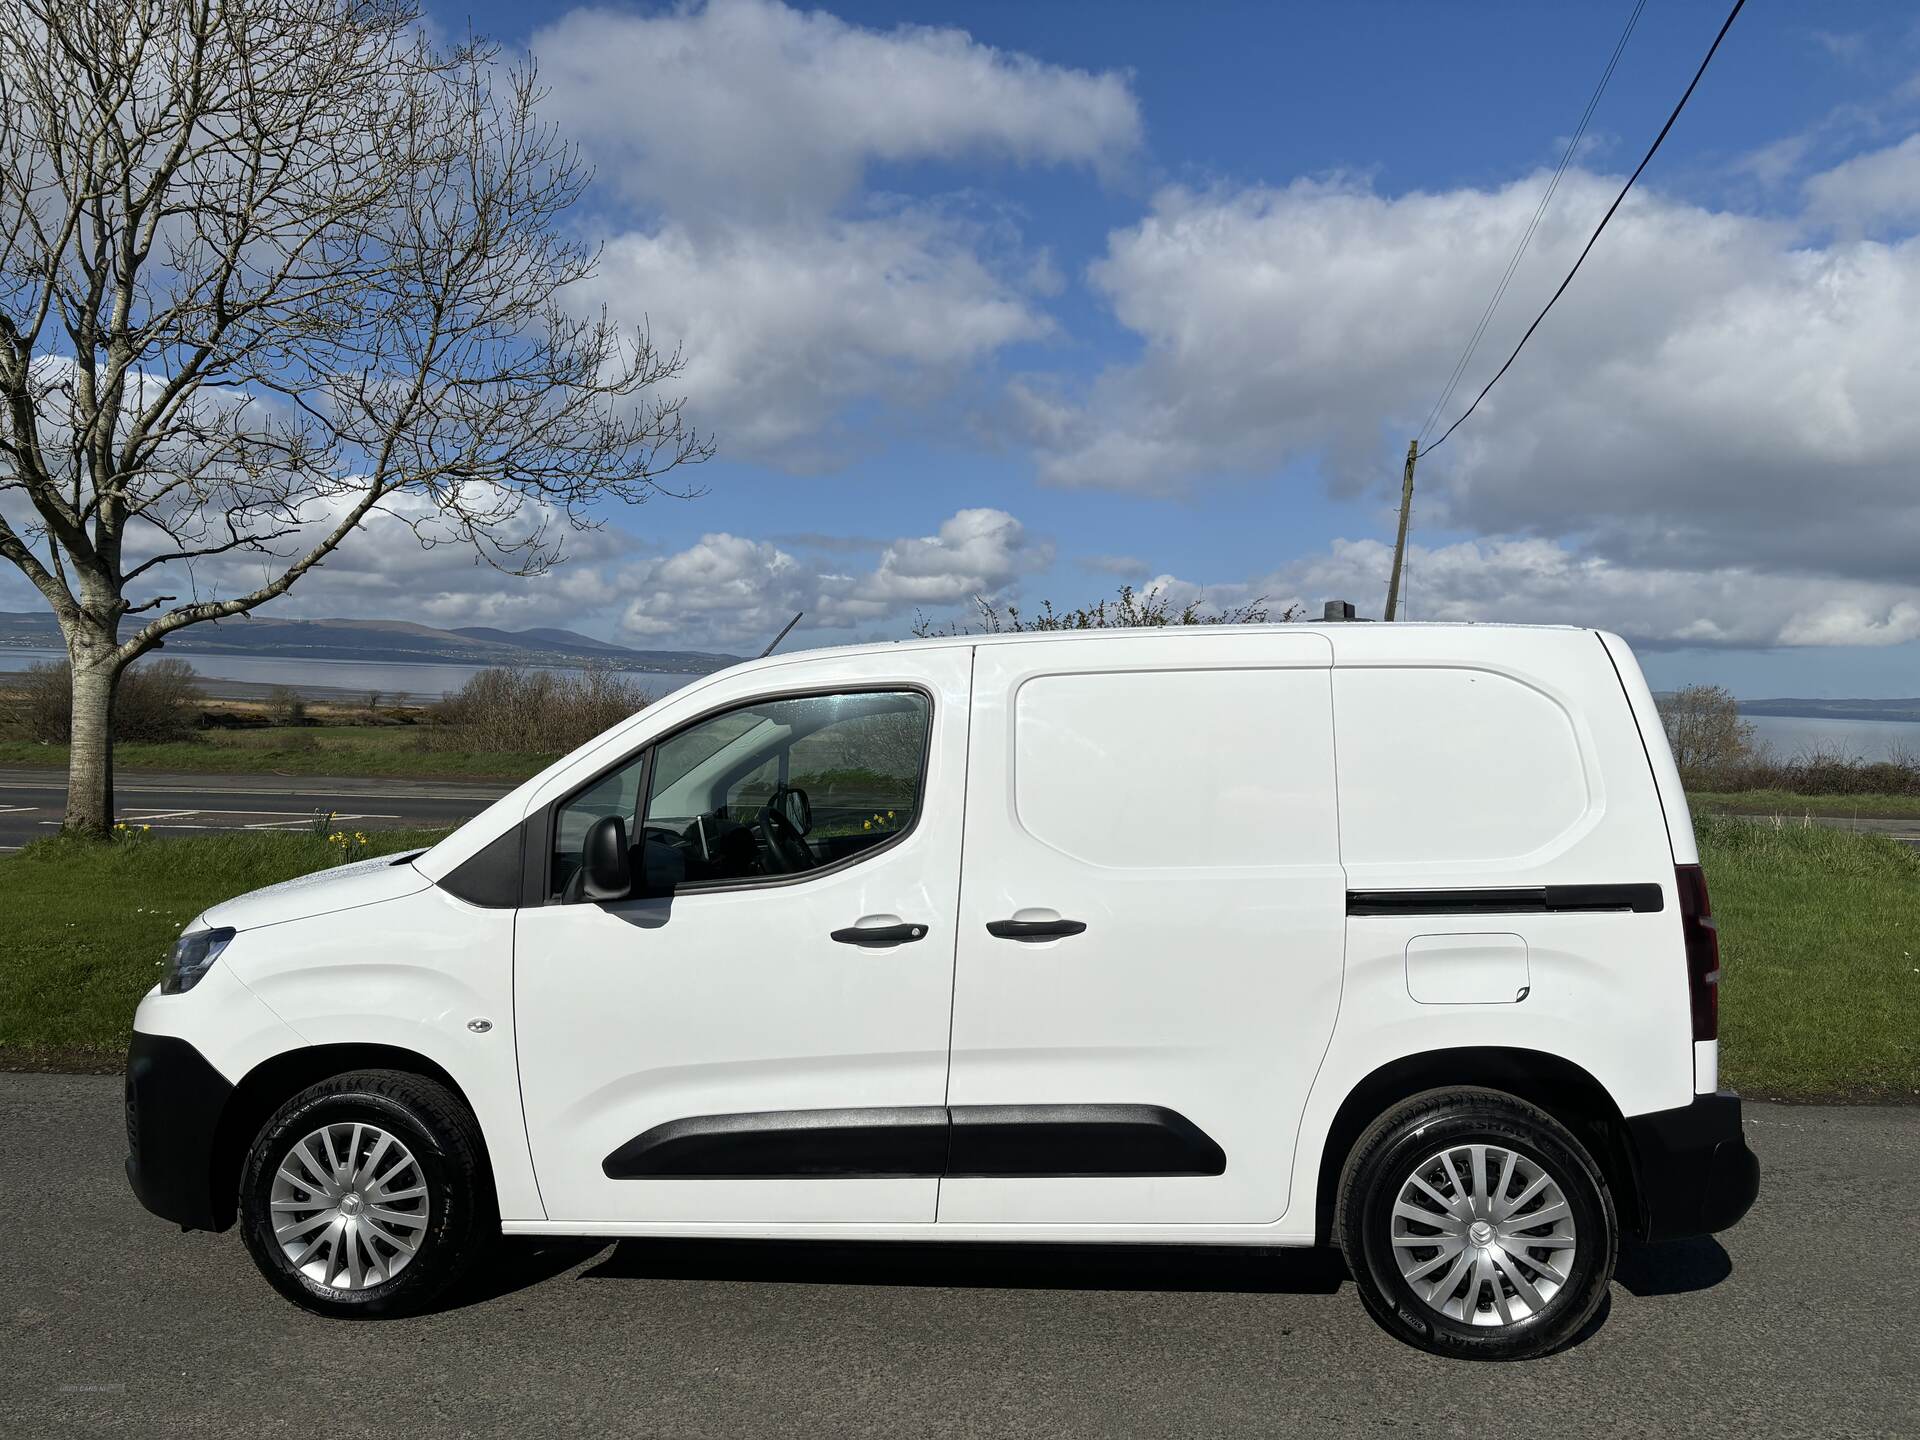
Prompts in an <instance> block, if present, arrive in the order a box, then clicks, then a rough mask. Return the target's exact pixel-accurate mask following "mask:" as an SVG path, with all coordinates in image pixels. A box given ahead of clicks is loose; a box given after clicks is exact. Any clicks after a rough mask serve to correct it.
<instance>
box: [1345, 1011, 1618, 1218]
mask: <svg viewBox="0 0 1920 1440" xmlns="http://www.w3.org/2000/svg"><path fill="white" fill-rule="evenodd" d="M1461 1086H1471V1087H1475V1088H1480V1089H1486V1090H1498V1091H1503V1092H1505V1093H1506V1094H1508V1095H1513V1096H1517V1097H1518V1098H1519V1099H1522V1100H1525V1101H1527V1102H1528V1103H1530V1104H1533V1105H1537V1106H1539V1107H1540V1108H1541V1109H1542V1110H1545V1111H1546V1112H1547V1113H1548V1114H1549V1115H1551V1116H1553V1118H1554V1119H1556V1120H1558V1121H1559V1122H1560V1123H1561V1124H1562V1125H1564V1126H1566V1127H1567V1128H1568V1129H1569V1130H1571V1131H1573V1133H1574V1134H1575V1135H1577V1136H1578V1137H1579V1138H1580V1140H1581V1141H1582V1143H1584V1144H1585V1145H1586V1146H1587V1148H1588V1150H1589V1151H1590V1152H1591V1153H1592V1155H1593V1157H1594V1159H1595V1161H1596V1162H1598V1164H1599V1166H1600V1169H1601V1173H1602V1174H1603V1175H1604V1176H1605V1177H1606V1182H1607V1187H1608V1188H1609V1189H1610V1190H1611V1191H1612V1192H1613V1197H1614V1205H1615V1208H1616V1209H1617V1210H1618V1212H1619V1215H1620V1220H1621V1224H1622V1226H1623V1228H1626V1229H1628V1230H1635V1229H1638V1228H1639V1221H1640V1218H1641V1207H1640V1197H1639V1186H1638V1184H1637V1182H1636V1179H1635V1176H1634V1166H1633V1155H1632V1151H1631V1148H1630V1146H1629V1145H1628V1142H1627V1128H1626V1123H1625V1121H1624V1120H1623V1119H1622V1118H1621V1115H1620V1107H1619V1106H1618V1105H1616V1104H1615V1103H1614V1100H1613V1096H1612V1095H1611V1094H1609V1093H1608V1091H1607V1087H1606V1086H1604V1085H1602V1084H1601V1083H1600V1082H1599V1081H1598V1080H1597V1079H1595V1078H1594V1077H1593V1075H1592V1074H1591V1073H1589V1072H1588V1071H1586V1070H1584V1069H1582V1068H1581V1067H1580V1066H1578V1065H1575V1064H1574V1063H1573V1062H1572V1061H1570V1060H1566V1059H1563V1058H1562V1057H1560V1056H1558V1055H1553V1054H1549V1053H1548V1052H1546V1051H1544V1050H1521V1049H1511V1048H1505V1047H1500V1046H1467V1047H1461V1048H1458V1049H1452V1050H1428V1051H1423V1052H1421V1053H1420V1054H1417V1055H1403V1056H1402V1057H1401V1058H1399V1059H1398V1060H1391V1061H1389V1062H1388V1063H1386V1064H1385V1065H1382V1066H1381V1067H1380V1068H1379V1069H1377V1070H1375V1071H1374V1072H1373V1073H1372V1074H1370V1075H1368V1076H1367V1077H1366V1078H1365V1079H1364V1080H1362V1081H1360V1083H1359V1084H1357V1085H1355V1086H1354V1087H1353V1089H1352V1090H1350V1091H1349V1092H1348V1093H1347V1098H1346V1099H1345V1100H1343V1101H1341V1102H1340V1108H1339V1110H1338V1111H1336V1112H1335V1114H1334V1117H1333V1124H1332V1125H1331V1126H1329V1127H1328V1130H1327V1136H1326V1140H1325V1142H1324V1143H1323V1144H1322V1145H1321V1148H1320V1178H1319V1184H1318V1186H1317V1189H1316V1192H1315V1194H1316V1203H1315V1208H1314V1227H1313V1228H1314V1243H1315V1244H1317V1245H1330V1244H1332V1243H1333V1242H1334V1233H1335V1232H1334V1210H1335V1207H1336V1205H1337V1203H1338V1201H1339V1197H1340V1189H1341V1180H1342V1178H1343V1177H1344V1175H1345V1173H1346V1168H1347V1163H1348V1161H1349V1160H1350V1159H1351V1158H1352V1155H1353V1149H1354V1145H1355V1143H1356V1142H1358V1140H1359V1139H1360V1136H1361V1134H1362V1133H1363V1132H1364V1131H1365V1130H1366V1128H1367V1127H1368V1126H1369V1125H1371V1124H1372V1123H1373V1122H1374V1121H1375V1120H1377V1119H1379V1118H1380V1116H1382V1115H1384V1114H1385V1113H1386V1112H1387V1111H1388V1110H1390V1109H1392V1108H1393V1107H1394V1106H1395V1105H1398V1104H1400V1103H1401V1102H1402V1101H1404V1100H1410V1099H1412V1098H1413V1097H1414V1096H1415V1095H1418V1094H1421V1093H1422V1092H1424V1091H1428V1090H1439V1089H1455V1088H1458V1087H1461Z"/></svg>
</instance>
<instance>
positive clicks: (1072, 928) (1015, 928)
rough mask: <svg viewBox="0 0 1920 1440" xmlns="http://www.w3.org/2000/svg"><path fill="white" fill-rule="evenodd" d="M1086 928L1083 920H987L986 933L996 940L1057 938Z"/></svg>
mask: <svg viewBox="0 0 1920 1440" xmlns="http://www.w3.org/2000/svg"><path fill="white" fill-rule="evenodd" d="M1086 928H1087V922H1086V921H1084V920H989V921H988V922H987V933H988V934H989V935H991V936H993V938H994V939H996V940H1058V939H1060V938H1061V937H1062V936H1066V935H1078V934H1080V932H1081V931H1083V930H1085V929H1086Z"/></svg>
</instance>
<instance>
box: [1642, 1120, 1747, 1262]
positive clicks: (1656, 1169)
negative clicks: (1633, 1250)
mask: <svg viewBox="0 0 1920 1440" xmlns="http://www.w3.org/2000/svg"><path fill="white" fill-rule="evenodd" d="M1627 1135H1628V1138H1629V1141H1630V1143H1631V1145H1632V1149H1633V1162H1634V1177H1635V1179H1636V1181H1637V1182H1638V1185H1639V1191H1640V1197H1639V1198H1640V1223H1639V1225H1638V1227H1637V1233H1638V1234H1639V1236H1640V1238H1641V1239H1643V1240H1677V1239H1680V1238H1681V1237H1683V1236H1687V1235H1711V1234H1713V1233H1714V1232H1715V1231H1716V1230H1725V1229H1726V1228H1727V1227H1728V1226H1730V1225H1732V1224H1734V1223H1735V1222H1736V1221H1738V1220H1739V1219H1740V1217H1741V1216H1742V1215H1745V1214H1746V1213H1747V1211H1748V1210H1749V1209H1750V1208H1751V1207H1752V1205H1753V1202H1754V1198H1755V1197H1756V1196H1758V1195H1759V1193H1760V1162H1759V1160H1757V1159H1755V1158H1754V1154H1753V1152H1752V1151H1751V1150H1749V1149H1748V1148H1747V1140H1746V1136H1745V1134H1744V1133H1743V1132H1742V1131H1741V1129H1740V1097H1739V1096H1738V1095H1736V1094H1734V1093H1733V1092H1732V1091H1731V1090H1722V1091H1720V1092H1719V1093H1718V1094H1717V1095H1699V1096H1696V1097H1695V1098H1694V1101H1693V1103H1692V1104H1691V1105H1682V1106H1679V1107H1678V1108H1676V1109H1673V1110H1656V1111H1654V1112H1653V1113H1652V1114H1650V1115H1629V1116H1628V1117H1627Z"/></svg>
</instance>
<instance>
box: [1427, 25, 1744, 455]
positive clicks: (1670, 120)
mask: <svg viewBox="0 0 1920 1440" xmlns="http://www.w3.org/2000/svg"><path fill="white" fill-rule="evenodd" d="M1746 3H1747V0H1734V4H1733V9H1731V10H1729V11H1728V12H1727V18H1726V20H1725V21H1724V22H1723V23H1722V24H1721V26H1720V33H1719V34H1717V35H1715V36H1714V37H1713V44H1711V45H1710V46H1708V47H1707V54H1706V58H1705V59H1703V60H1702V61H1701V62H1700V68H1699V69H1698V70H1696V71H1694V72H1693V79H1692V80H1691V81H1689V82H1688V84H1687V88H1686V92H1685V93H1684V94H1683V95H1681V97H1680V101H1679V103H1678V104H1677V105H1675V106H1674V107H1673V113H1672V114H1671V115H1669V116H1667V123H1666V124H1664V125H1662V126H1661V127H1660V133H1659V134H1658V135H1656V136H1654V137H1653V144H1651V145H1649V146H1648V147H1647V153H1646V154H1645V155H1644V156H1642V157H1641V160H1640V163H1639V164H1638V165H1637V166H1635V167H1634V171H1633V174H1631V175H1629V176H1628V177H1627V183H1626V184H1625V185H1622V186H1621V187H1620V193H1619V194H1618V195H1616V196H1614V197H1613V204H1611V205H1609V206H1608V207H1607V213H1606V214H1605V215H1602V216H1601V217H1600V223H1599V224H1598V225H1596V226H1595V227H1594V231H1593V234H1592V235H1590V236H1589V237H1588V238H1587V243H1586V245H1585V247H1584V248H1582V250H1581V251H1580V257H1579V259H1577V260H1575V261H1574V262H1573V268H1572V269H1571V270H1569V271H1568V272H1567V278H1566V279H1564V280H1562V281H1561V282H1560V288H1559V289H1557V290H1555V291H1554V292H1553V298H1552V299H1550V300H1548V301H1547V303H1546V304H1545V305H1544V306H1543V307H1541V310H1540V313H1539V314H1538V315H1536V316H1535V317H1534V320H1533V323H1532V324H1531V325H1529V326H1528V327H1527V333H1526V334H1524V335H1522V336H1521V337H1520V343H1519V344H1518V345H1516V346H1514V347H1513V353H1512V354H1511V355H1509V356H1507V360H1506V363H1505V364H1504V365H1502V366H1501V367H1500V368H1499V370H1497V371H1495V372H1494V376H1493V379H1491V380H1489V381H1488V382H1487V383H1486V385H1485V387H1484V388H1482V390H1481V391H1480V393H1479V394H1478V395H1476V396H1474V399H1473V404H1471V405H1469V406H1468V407H1467V409H1466V413H1465V414H1464V415H1462V416H1461V417H1460V418H1459V419H1458V420H1456V421H1454V422H1453V424H1451V425H1449V426H1448V427H1447V428H1446V431H1445V433H1444V434H1442V435H1441V437H1440V438H1439V439H1438V440H1436V441H1434V442H1433V444H1431V445H1429V446H1427V447H1426V448H1425V449H1424V450H1421V451H1420V452H1419V453H1420V454H1421V455H1430V454H1432V453H1433V452H1434V451H1435V450H1438V449H1439V448H1440V447H1441V446H1442V445H1444V444H1446V443H1447V436H1449V435H1451V434H1453V432H1454V431H1456V430H1458V429H1459V428H1460V427H1461V426H1462V425H1464V424H1466V422H1467V420H1468V418H1469V417H1470V416H1471V415H1472V414H1473V412H1474V411H1476V410H1478V409H1479V408H1480V402H1481V401H1482V400H1484V399H1486V398H1487V392H1488V391H1489V390H1491V389H1493V387H1494V386H1495V385H1498V384H1499V383H1500V377H1501V376H1503V375H1505V374H1506V373H1507V371H1508V370H1509V369H1510V368H1512V366H1513V362H1514V361H1515V360H1517V359H1519V358H1520V352H1521V351H1522V350H1524V349H1525V348H1526V346H1527V341H1529V340H1531V339H1532V338H1533V332H1534V331H1536V330H1538V329H1539V328H1540V322H1541V321H1542V320H1545V319H1546V318H1547V312H1548V311H1550V310H1552V309H1553V307H1554V305H1555V304H1557V303H1558V302H1559V299H1560V297H1561V296H1562V295H1564V294H1566V293H1567V287H1568V286H1569V285H1571V284H1572V283H1573V277H1574V276H1575V275H1578V274H1579V273H1580V267H1581V266H1582V265H1584V264H1585V263H1586V259H1587V256H1588V255H1589V254H1591V253H1592V251H1593V247H1594V243H1595V242H1596V241H1597V240H1599V238H1600V236H1601V233H1602V232H1603V231H1604V230H1605V229H1606V228H1607V223H1608V222H1609V221H1610V220H1612V219H1613V216H1614V212H1615V211H1616V210H1618V209H1619V208H1620V202H1621V201H1623V200H1625V199H1626V198H1627V192H1628V191H1630V190H1632V189H1633V182H1634V181H1636V180H1638V179H1639V178H1640V174H1641V172H1642V171H1643V170H1645V169H1646V168H1647V166H1648V165H1649V164H1650V163H1651V162H1652V160H1653V157H1654V156H1655V155H1656V154H1658V153H1659V150H1660V146H1661V143H1662V142H1663V141H1665V140H1666V138H1667V134H1668V132H1669V131H1671V130H1672V129H1673V125H1674V122H1675V121H1676V120H1678V119H1679V118H1680V112H1681V111H1682V110H1684V109H1686V108H1687V101H1689V100H1690V99H1692V98H1693V92H1694V90H1695V88H1696V87H1697V86H1698V85H1699V84H1700V77H1701V76H1703V75H1705V74H1706V73H1707V66H1709V65H1711V64H1712V63H1713V57H1714V55H1715V54H1716V53H1717V52H1718V51H1719V49H1720V42H1721V41H1722V40H1725V39H1726V38H1727V32H1728V31H1729V30H1731V29H1732V28H1733V22H1734V20H1735V19H1737V18H1738V17H1739V14H1740V11H1741V9H1742V8H1743V7H1744V6H1745V5H1746Z"/></svg>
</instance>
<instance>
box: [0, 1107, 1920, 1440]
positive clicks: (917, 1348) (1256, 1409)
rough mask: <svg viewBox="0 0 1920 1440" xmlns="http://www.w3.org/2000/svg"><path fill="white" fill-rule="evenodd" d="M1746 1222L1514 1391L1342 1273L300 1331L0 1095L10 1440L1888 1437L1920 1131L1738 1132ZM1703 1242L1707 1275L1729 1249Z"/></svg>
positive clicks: (635, 1271)
mask: <svg viewBox="0 0 1920 1440" xmlns="http://www.w3.org/2000/svg"><path fill="white" fill-rule="evenodd" d="M1748 1134H1749V1139H1750V1142H1751V1143H1752V1145H1753V1147H1754V1149H1755V1150H1757V1151H1758V1152H1759V1155H1760V1160H1761V1164H1762V1165H1763V1166H1764V1167H1765V1169H1764V1176H1763V1181H1762V1187H1763V1188H1762V1190H1761V1193H1760V1201H1759V1204H1758V1205H1757V1206H1756V1208H1755V1210H1754V1212H1753V1213H1752V1214H1751V1215H1749V1216H1748V1217H1747V1219H1746V1220H1745V1221H1744V1222H1743V1223H1742V1224H1741V1225H1740V1226H1738V1227H1737V1228H1735V1229H1734V1230H1732V1231H1730V1232H1728V1233H1727V1234H1726V1235H1725V1236H1723V1237H1721V1240H1719V1241H1716V1240H1698V1241H1687V1242H1681V1243H1678V1244H1674V1245H1667V1246H1660V1247H1654V1248H1640V1249H1634V1250H1630V1251H1629V1252H1628V1253H1627V1255H1626V1256H1625V1257H1624V1258H1623V1263H1622V1265H1621V1269H1620V1279H1619V1282H1618V1283H1617V1284H1616V1285H1615V1287H1614V1293H1613V1296H1612V1299H1611V1304H1610V1307H1609V1310H1608V1312H1607V1313H1606V1314H1605V1315H1604V1318H1603V1319H1602V1322H1601V1323H1600V1324H1599V1326H1598V1327H1597V1328H1596V1329H1594V1330H1592V1331H1591V1332H1590V1333H1589V1334H1588V1335H1587V1336H1586V1337H1585V1338H1584V1339H1582V1340H1581V1341H1580V1342H1579V1343H1577V1344H1575V1345H1574V1346H1573V1347H1572V1348H1570V1349H1568V1350H1565V1351H1562V1352H1561V1353H1560V1354H1558V1355H1553V1356H1550V1357H1548V1358H1546V1359H1543V1360H1537V1361H1531V1362H1528V1363H1525V1364H1519V1365H1471V1364H1466V1363H1463V1362H1449V1361H1444V1360H1439V1359H1436V1358H1434V1357H1432V1356H1428V1355H1422V1354H1419V1353H1418V1352H1415V1351H1413V1350H1409V1349H1407V1348H1405V1347H1403V1346H1401V1345H1400V1344H1398V1343H1397V1342H1396V1341H1394V1340H1392V1339H1390V1338H1389V1337H1388V1336H1387V1335H1386V1334H1384V1333H1383V1332H1382V1331H1381V1330H1380V1329H1378V1328H1377V1327H1376V1326H1375V1325H1374V1324H1373V1323H1372V1322H1371V1321H1370V1320H1368V1319H1367V1317H1366V1315H1365V1313H1364V1312H1363V1311H1362V1309H1361V1307H1360V1303H1359V1301H1358V1300H1357V1299H1355V1297H1354V1294H1353V1287H1352V1285H1351V1284H1350V1283H1348V1282H1347V1281H1346V1279H1345V1277H1344V1272H1343V1271H1342V1270H1341V1269H1340V1267H1339V1265H1338V1262H1337V1261H1331V1260H1329V1259H1327V1258H1325V1257H1321V1256H1318V1255H1313V1254H1299V1253H1291V1254H1289V1253H1282V1254H1275V1255H1265V1254H1260V1253H1257V1252H1243V1251H1214V1250H1209V1251H1198V1252H1196V1251H1179V1250H1172V1249H1133V1248H1112V1249H1067V1248H1024V1247H1022V1248H1015V1247H1009V1248H1006V1249H995V1250H988V1249H979V1248H965V1247H950V1246H933V1245H914V1246H902V1247H880V1246H858V1245H851V1244H846V1245H834V1244H823V1245H813V1246H805V1245H774V1244H759V1245H751V1244H741V1243H724V1242H716V1241H702V1242H695V1241H625V1242H622V1243H620V1244H619V1245H594V1244H592V1243H579V1244H571V1245H558V1246H547V1247H545V1248H539V1247H532V1246H525V1247H518V1248H514V1249H510V1250H509V1251H508V1252H507V1253H506V1255H505V1257H504V1258H503V1259H502V1261H501V1262H500V1263H499V1264H497V1265H496V1266H495V1267H494V1268H493V1269H492V1270H491V1271H490V1273H489V1274H488V1276H487V1278H486V1283H485V1284H484V1285H483V1286H481V1287H479V1288H477V1289H475V1290H472V1291H470V1292H468V1293H466V1294H464V1295H462V1296H461V1297H459V1299H458V1302H457V1303H456V1304H455V1305H453V1306H452V1307H451V1308H448V1309H446V1310H443V1311H441V1312H440V1313H437V1314H433V1315H428V1316H424V1317H420V1318H416V1319H412V1320H404V1321H394V1322H388V1323H384V1324H369V1323H360V1322H345V1321H325V1320H319V1319H316V1318H314V1317H312V1316H309V1315H306V1314H304V1313H303V1312H301V1311H298V1310H295V1309H293V1308H292V1307H291V1306H289V1305H288V1304H287V1303H286V1302H285V1301H283V1300H281V1299H280V1298H279V1296H278V1295H276V1294H275V1293H274V1292H272V1291H271V1290H269V1289H268V1288H267V1285H266V1283H265V1282H264V1281H263V1280H261V1279H260V1278H259V1276H258V1275H257V1274H256V1273H255V1271H254V1270H253V1267H252V1264H251V1263H250V1262H249V1261H248V1259H247V1257H246V1253H245V1251H244V1250H243V1249H242V1247H241V1244H240V1240H239V1237H238V1236H237V1235H235V1234H233V1233H232V1232H229V1233H227V1234H225V1235H201V1234H194V1235H183V1234H181V1233H179V1232H178V1231H176V1230H175V1229H174V1228H173V1227H172V1226H170V1225H167V1224H165V1223H164V1222H162V1221H160V1220H157V1219H155V1218H153V1217H152V1216H150V1215H148V1214H146V1213H145V1212H144V1211H142V1210H141V1209H140V1208H139V1206H138V1205H137V1204H136V1203H135V1201H134V1199H133V1197H132V1195H131V1194H130V1193H128V1191H127V1187H126V1182H125V1179H124V1177H123V1175H122V1173H121V1169H120V1165H121V1157H122V1155H123V1154H124V1151H125V1141H124V1136H123V1134H122V1128H121V1113H120V1094H119V1087H118V1082H117V1080H115V1079H114V1078H112V1077H100V1076H61V1075H0V1135H4V1137H5V1144H4V1145H0V1195H4V1196H5V1220H6V1238H5V1240H4V1242H0V1343H4V1344H5V1347H6V1348H5V1357H6V1358H5V1363H4V1364H0V1417H4V1423H5V1425H6V1428H7V1432H8V1433H10V1434H16V1435H75V1434H110V1435H132V1436H140V1437H147V1436H152V1435H169V1436H171V1435H220V1436H226V1435H250V1436H251V1435H269V1436H275V1435H287V1436H295V1437H299V1440H313V1437H319V1436H336V1435H348V1436H382V1437H385V1436H397V1437H409V1440H411V1437H416V1436H437V1435H594V1436H601V1435H627V1434H645V1435H659V1436H676V1437H677V1436H691V1437H698V1436H715V1437H728V1440H734V1437H751V1436H762V1435H765V1436H775V1435H778V1436H809V1437H815V1436H817V1437H833V1436H842V1435H872V1436H887V1437H893V1436H910V1437H935V1436H938V1437H948V1436H988V1435H994V1436H997V1435H1044V1436H1046V1437H1048V1440H1069V1437H1078V1436H1100V1437H1107V1436H1176V1435H1178V1436H1185V1435H1192V1436H1207V1437H1215V1436H1239V1435H1249V1436H1254V1435H1257V1436H1298V1437H1301V1440H1315V1437H1319V1436H1323V1435H1368V1436H1381V1435H1401V1436H1414V1437H1419V1440H1434V1437H1442V1436H1467V1437H1473V1440H1489V1437H1496V1436H1511V1437H1522V1440H1546V1437H1556V1440H1557V1437H1569V1436H1601V1437H1606V1440H1622V1437H1630V1436H1631V1437H1637V1436H1667V1435H1671V1436H1687V1437H1692V1440H1700V1437H1708V1436H1721V1435H1727V1436H1741V1437H1747V1440H1754V1437H1771V1436H1822V1437H1834V1436H1896V1435H1898V1436H1909V1437H1910V1436H1913V1435H1914V1434H1915V1433H1916V1426H1917V1424H1920V1304H1916V1301H1915V1297H1916V1296H1920V1219H1916V1214H1917V1212H1920V1204H1917V1203H1916V1202H1920V1195H1917V1194H1916V1188H1920V1108H1882V1109H1828V1108H1813V1107H1804V1108H1781V1107H1776V1106H1767V1105H1755V1106H1752V1107H1751V1108H1750V1110H1749V1131H1748ZM1722 1241H1724V1248H1723V1245H1722Z"/></svg>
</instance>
